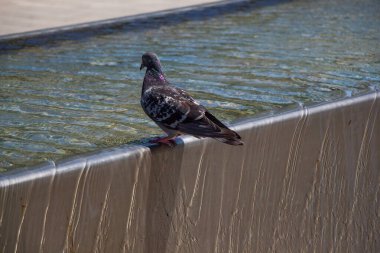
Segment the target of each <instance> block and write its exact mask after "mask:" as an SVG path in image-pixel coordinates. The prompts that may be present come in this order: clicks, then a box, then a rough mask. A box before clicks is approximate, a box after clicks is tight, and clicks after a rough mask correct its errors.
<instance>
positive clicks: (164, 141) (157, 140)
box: [150, 136, 176, 147]
mask: <svg viewBox="0 0 380 253" xmlns="http://www.w3.org/2000/svg"><path fill="white" fill-rule="evenodd" d="M175 137H176V136H174V137H173V136H167V137H164V138H160V137H159V138H155V139H153V140H151V141H150V142H151V143H162V144H165V145H168V146H169V147H174V146H175V145H176V143H175V140H174V139H175Z"/></svg>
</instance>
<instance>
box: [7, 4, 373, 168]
mask: <svg viewBox="0 0 380 253" xmlns="http://www.w3.org/2000/svg"><path fill="white" fill-rule="evenodd" d="M244 9H245V10H240V11H238V12H235V13H230V14H227V15H222V16H214V17H212V18H209V19H203V20H202V19H198V20H187V21H182V22H179V23H175V24H174V23H171V24H170V25H168V24H165V23H164V24H160V26H158V27H156V28H151V29H149V28H145V29H142V30H138V29H137V30H136V29H134V30H131V31H129V30H128V29H123V30H120V31H117V32H114V33H111V34H108V35H99V36H94V37H90V38H86V39H82V40H77V41H65V42H60V43H58V44H54V45H49V44H47V45H39V46H36V47H27V48H24V49H20V50H13V51H3V52H1V54H0V127H1V128H0V168H1V169H2V170H8V169H13V168H17V167H25V166H31V165H35V164H38V163H41V162H42V161H46V160H56V159H60V158H63V157H67V156H69V155H72V154H80V153H84V152H88V151H93V150H97V149H101V148H104V147H110V146H117V145H121V144H126V143H130V142H139V140H141V139H142V138H146V137H149V136H152V135H157V134H161V133H162V132H161V131H160V130H159V129H158V128H157V127H156V125H155V124H154V123H152V122H151V121H150V120H149V119H148V118H147V117H146V116H145V115H144V113H143V111H142V109H141V108H140V104H139V99H140V89H141V83H142V79H143V76H144V72H140V71H139V70H138V67H139V64H140V57H141V54H142V53H143V52H145V51H154V52H156V53H158V55H159V56H160V58H161V62H162V64H163V66H164V70H165V73H166V75H167V77H168V78H169V80H170V81H171V82H172V83H173V84H176V85H177V86H179V87H181V88H184V89H186V90H188V91H190V93H191V94H193V96H194V97H196V98H197V99H198V100H199V101H200V102H201V103H203V104H204V105H205V106H206V107H208V108H209V109H210V110H211V111H212V112H213V113H214V114H215V115H217V117H219V118H221V119H222V120H224V121H226V122H227V123H231V122H232V121H235V120H237V119H239V118H246V117H250V116H252V115H255V114H257V113H258V112H263V111H270V110H274V109H276V108H282V107H285V106H289V105H292V104H295V103H314V102H320V101H328V100H333V99H335V98H339V97H344V96H352V95H355V94H358V93H361V92H366V91H368V90H370V89H378V88H379V87H380V47H379V45H380V32H379V30H380V14H379V13H380V1H377V0H363V1H335V3H332V2H330V1H295V2H279V3H276V4H270V5H266V6H264V5H261V4H257V5H255V6H254V7H251V8H244Z"/></svg>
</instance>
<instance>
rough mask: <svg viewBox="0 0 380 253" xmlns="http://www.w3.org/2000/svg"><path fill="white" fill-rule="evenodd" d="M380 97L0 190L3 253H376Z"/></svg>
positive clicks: (57, 169)
mask: <svg viewBox="0 0 380 253" xmlns="http://www.w3.org/2000/svg"><path fill="white" fill-rule="evenodd" d="M379 95H380V93H378V92H373V93H370V94H367V95H363V96H359V97H354V98H346V99H344V100H339V101H336V102H331V103H326V104H322V105H318V106H313V107H306V108H302V109H299V110H294V111H290V112H286V113H282V114H278V115H274V116H270V117H263V118H259V119H254V120H250V121H247V122H245V123H241V124H238V125H236V126H235V130H237V131H238V132H239V133H240V134H241V136H242V137H243V139H244V141H245V145H244V146H239V147H233V146H228V145H225V144H222V143H219V142H217V141H214V140H211V139H201V140H197V139H194V138H192V137H184V138H183V139H179V140H178V145H177V146H176V147H175V148H169V147H157V146H153V147H146V146H136V147H134V148H130V147H129V148H122V147H121V148H118V149H113V150H107V151H103V152H101V153H98V154H94V155H91V156H85V157H79V158H76V159H74V160H70V161H66V162H63V163H61V164H57V165H53V164H52V165H48V166H46V167H43V168H38V169H34V170H29V171H18V172H12V173H9V174H6V175H4V176H3V177H2V178H1V179H0V212H1V213H0V221H1V222H0V235H1V236H0V248H1V250H2V251H3V252H330V251H331V252H378V251H379V250H380V242H379V240H378V238H379V236H380V235H379V233H380V232H379V231H380V221H379V219H378V210H379V206H380V204H379V200H380V197H379V192H380V191H379V189H380V188H379V185H380V170H379V168H380V155H379V147H380V120H379V118H380V99H379Z"/></svg>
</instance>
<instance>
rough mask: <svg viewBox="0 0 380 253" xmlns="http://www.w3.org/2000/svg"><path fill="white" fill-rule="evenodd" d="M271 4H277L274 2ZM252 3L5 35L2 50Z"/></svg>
mask: <svg viewBox="0 0 380 253" xmlns="http://www.w3.org/2000/svg"><path fill="white" fill-rule="evenodd" d="M276 1H282V0H276ZM268 4H273V2H270V3H268ZM249 6H251V7H252V6H253V5H252V3H251V2H250V1H249V0H224V1H217V2H213V3H206V4H200V5H193V6H188V7H181V8H174V9H169V10H162V11H156V12H150V13H144V14H137V15H130V16H125V17H119V18H111V19H106V20H99V21H93V22H86V23H80V24H74V25H67V26H61V27H53V28H47V29H41V30H36V31H31V32H24V33H16V34H9V35H1V36H0V50H10V49H20V48H22V47H25V46H35V45H40V44H46V43H52V42H56V41H61V40H77V39H83V38H86V37H90V36H94V35H100V34H109V33H112V32H115V30H133V29H136V28H137V29H138V30H142V29H144V28H152V27H157V26H159V25H160V22H161V23H165V24H170V23H177V22H179V21H180V20H187V19H206V18H210V17H212V16H216V15H223V14H227V13H232V12H236V10H238V9H246V8H248V7H249ZM159 21H160V22H159Z"/></svg>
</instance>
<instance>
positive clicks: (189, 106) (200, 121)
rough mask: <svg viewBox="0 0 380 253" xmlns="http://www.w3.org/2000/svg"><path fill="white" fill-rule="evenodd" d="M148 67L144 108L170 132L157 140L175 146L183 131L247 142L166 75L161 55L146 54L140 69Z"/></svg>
mask: <svg viewBox="0 0 380 253" xmlns="http://www.w3.org/2000/svg"><path fill="white" fill-rule="evenodd" d="M143 68H146V72H145V76H144V81H143V85H142V90H141V101H140V102H141V107H142V108H143V110H144V112H145V113H146V114H147V115H148V116H149V118H150V119H152V120H153V121H154V122H155V123H156V124H157V125H158V126H159V127H160V128H161V129H162V130H163V131H164V132H165V133H166V134H167V137H163V138H158V139H156V140H154V141H153V142H155V143H162V144H167V145H169V146H172V144H173V143H175V142H174V139H175V138H176V137H177V136H179V135H181V134H189V135H192V136H195V137H197V138H202V137H211V138H214V139H216V140H218V141H221V142H223V143H226V144H230V145H243V142H242V141H241V137H240V136H239V134H237V133H236V132H235V131H233V130H231V129H229V128H228V127H227V126H226V125H225V124H223V123H222V122H221V121H220V120H218V119H217V118H216V117H215V116H214V115H212V114H211V113H210V112H209V111H208V110H207V109H206V108H205V107H204V106H202V105H201V104H200V103H199V102H197V101H196V100H195V99H194V98H193V97H192V96H190V94H189V93H187V92H186V91H184V90H182V89H180V88H177V87H175V86H172V85H171V84H170V82H169V81H168V80H167V78H166V76H165V75H164V73H163V71H162V67H161V63H160V60H159V59H158V57H157V55H156V54H155V53H152V52H147V53H145V54H143V56H142V62H141V66H140V70H142V69H143Z"/></svg>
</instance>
